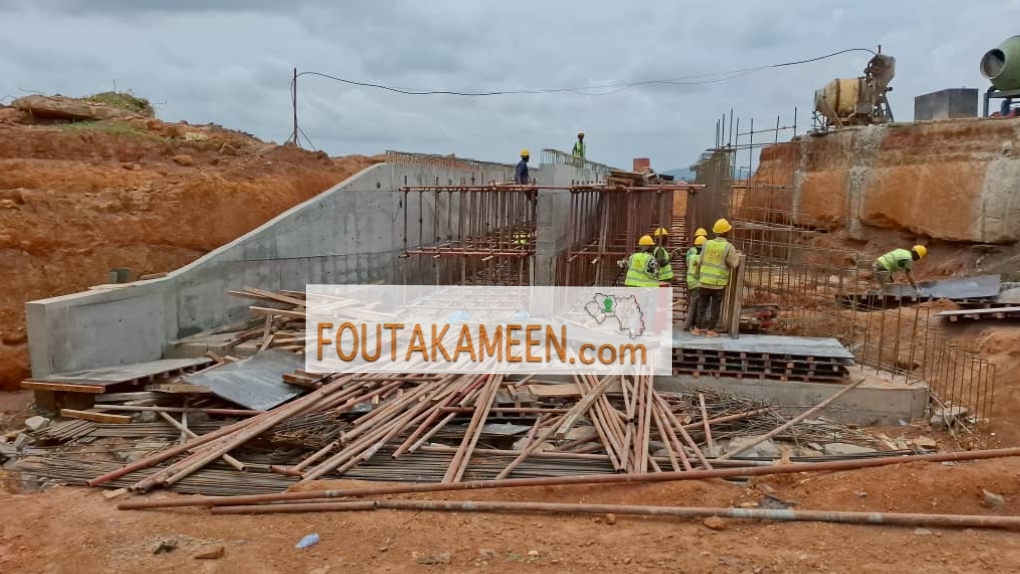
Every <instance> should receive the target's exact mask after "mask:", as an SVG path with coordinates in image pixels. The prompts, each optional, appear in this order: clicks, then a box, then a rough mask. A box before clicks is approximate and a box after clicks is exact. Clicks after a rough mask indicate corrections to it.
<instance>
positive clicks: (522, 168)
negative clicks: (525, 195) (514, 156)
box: [514, 148, 531, 185]
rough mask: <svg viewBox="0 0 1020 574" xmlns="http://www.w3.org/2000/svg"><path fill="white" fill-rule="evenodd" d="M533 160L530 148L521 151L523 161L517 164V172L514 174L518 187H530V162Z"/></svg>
mask: <svg viewBox="0 0 1020 574" xmlns="http://www.w3.org/2000/svg"><path fill="white" fill-rule="evenodd" d="M529 159H531V152H530V151H528V148H524V149H522V150H521V161H519V162H517V170H516V171H515V172H514V183H516V184H518V185H528V184H530V183H531V177H529V176H528V160H529Z"/></svg>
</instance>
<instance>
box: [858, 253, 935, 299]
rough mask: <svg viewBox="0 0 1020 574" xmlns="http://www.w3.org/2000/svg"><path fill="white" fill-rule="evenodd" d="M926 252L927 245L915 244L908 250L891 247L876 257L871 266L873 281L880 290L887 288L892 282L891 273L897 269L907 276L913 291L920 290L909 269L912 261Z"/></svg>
mask: <svg viewBox="0 0 1020 574" xmlns="http://www.w3.org/2000/svg"><path fill="white" fill-rule="evenodd" d="M927 254H928V248H927V247H925V246H924V245H915V246H913V247H912V248H910V249H909V250H907V249H902V248H901V249H893V250H892V251H890V252H889V253H886V254H885V255H883V256H881V257H879V258H878V259H876V260H875V263H874V265H872V267H871V271H872V273H873V274H874V275H875V281H876V282H877V283H878V286H879V288H880V289H882V291H886V290H888V289H889V288H890V287H891V286H892V284H893V275H894V274H896V272H897V271H902V272H903V274H904V275H906V276H907V281H910V286H911V287H913V288H914V291H917V292H920V289H918V288H917V283H915V282H914V277H913V276H912V275H911V274H910V269H911V267H912V266H913V262H914V261H918V260H920V259H921V258H923V257H924V256H925V255H927Z"/></svg>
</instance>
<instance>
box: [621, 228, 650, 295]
mask: <svg viewBox="0 0 1020 574" xmlns="http://www.w3.org/2000/svg"><path fill="white" fill-rule="evenodd" d="M653 247H655V241H654V240H653V239H652V237H651V236H650V235H642V236H641V239H639V240H638V250H637V252H635V253H634V254H632V255H631V256H630V257H628V258H627V259H623V260H621V261H618V262H617V264H618V265H620V266H621V267H626V268H627V277H626V278H625V279H624V280H623V286H624V287H658V286H659V279H658V274H659V265H658V263H656V262H655V257H654V256H653V255H652V248H653Z"/></svg>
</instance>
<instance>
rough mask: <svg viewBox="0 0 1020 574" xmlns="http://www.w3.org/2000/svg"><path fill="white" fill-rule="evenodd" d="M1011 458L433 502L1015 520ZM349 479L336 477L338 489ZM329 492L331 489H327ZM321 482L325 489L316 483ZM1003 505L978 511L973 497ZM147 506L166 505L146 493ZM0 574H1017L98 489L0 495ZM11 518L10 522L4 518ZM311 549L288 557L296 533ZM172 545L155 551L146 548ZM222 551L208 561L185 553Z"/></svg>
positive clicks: (1002, 538) (966, 562)
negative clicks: (122, 496)
mask: <svg viewBox="0 0 1020 574" xmlns="http://www.w3.org/2000/svg"><path fill="white" fill-rule="evenodd" d="M1018 476H1020V460H992V461H983V462H979V463H968V464H960V465H955V466H945V465H938V464H935V465H932V464H923V463H916V464H913V465H909V466H904V467H899V468H894V467H884V468H877V469H870V470H864V471H857V472H852V473H850V472H844V473H829V474H821V475H815V476H806V475H792V476H785V477H776V478H773V479H770V480H768V481H759V482H757V483H755V484H753V485H751V486H750V487H749V488H748V487H744V486H741V485H734V484H731V483H724V482H690V483H672V484H656V485H645V486H633V485H631V486H610V487H598V488H595V487H584V488H581V487H571V488H532V489H517V490H514V491H479V492H473V493H447V494H446V495H443V496H438V495H437V496H436V497H435V498H436V499H445V500H468V499H474V500H512V501H523V500H533V501H547V502H554V501H556V502H591V503H607V504H655V505H667V504H672V505H696V506H727V505H734V506H739V505H741V504H748V503H753V502H755V501H758V500H760V499H761V498H762V496H763V495H764V494H765V493H766V492H774V495H775V496H778V497H779V498H781V499H783V500H787V501H791V502H796V503H797V505H796V506H795V508H801V509H831V510H837V509H838V510H859V511H898V512H929V513H968V514H984V515H1017V514H1020V498H1018V496H1020V480H1018V479H1017V477H1018ZM345 484H349V483H345ZM329 485H330V486H333V487H336V486H337V483H336V482H333V483H329ZM323 487H325V485H323ZM983 488H984V489H988V490H991V491H993V492H996V493H998V494H1001V495H1002V496H1004V497H1005V499H1006V504H1005V505H1004V506H1001V507H998V508H990V507H989V506H987V504H986V503H985V502H984V499H983V496H982V492H981V491H982V489H983ZM155 496H173V495H169V494H157V495H155ZM0 508H2V509H3V514H4V516H5V520H3V521H2V522H0V572H3V573H5V574H7V573H12V574H14V573H18V574H20V573H23V572H24V573H46V574H63V573H75V574H78V573H87V572H104V573H113V572H118V573H119V572H124V573H128V572H131V573H135V572H147V573H152V574H155V573H160V572H181V571H194V572H250V573H256V572H259V573H260V572H297V573H324V572H331V573H336V572H466V571H470V572H521V571H544V572H593V571H594V572H624V571H626V572H662V571H666V572H717V573H758V574H766V573H768V574H771V573H781V572H834V573H836V572H838V573H847V574H850V573H857V572H860V573H865V572H867V573H868V574H878V573H886V572H888V573H897V574H902V573H904V572H932V573H934V572H960V573H964V572H967V573H971V572H1001V573H1006V572H1020V543H1018V542H1017V533H1016V532H1002V531H990V530H950V529H937V528H930V529H914V528H911V527H905V528H903V527H886V526H846V525H834V524H817V523H764V522H738V521H722V522H721V524H720V525H716V524H712V526H715V527H716V528H721V530H716V529H713V528H710V527H708V526H706V524H705V523H703V522H702V521H679V520H673V519H644V518H635V517H625V516H620V517H617V518H615V520H610V519H608V518H607V517H590V516H589V517H572V516H538V515H493V514H471V513H447V514H438V513H417V512H399V511H388V510H376V511H365V512H357V513H342V514H341V513H324V514H294V515H274V516H212V515H208V514H207V513H206V512H205V511H204V510H195V509H179V510H172V511H144V512H143V511H119V510H117V509H116V506H115V503H114V502H112V501H106V500H103V498H102V496H101V491H98V490H87V489H83V488H72V487H56V488H53V489H50V490H48V491H46V492H44V493H41V494H27V495H10V494H8V495H5V496H4V497H3V498H2V500H0ZM12 518H13V519H12ZM310 533H317V534H318V535H319V536H320V542H319V543H318V544H316V545H314V546H312V547H311V548H308V549H304V550H298V549H296V548H294V546H295V544H296V543H297V542H298V541H299V540H300V539H301V538H302V537H303V536H305V535H306V534H310ZM171 540H175V541H176V543H177V547H176V549H175V550H173V551H170V552H163V553H160V554H154V553H153V549H154V548H155V547H157V546H158V545H159V544H160V543H161V542H164V541H171ZM219 546H222V547H223V549H224V555H223V557H222V558H220V559H218V560H196V559H195V558H193V556H194V555H195V554H197V553H201V552H205V551H210V550H215V549H216V548H217V547H219Z"/></svg>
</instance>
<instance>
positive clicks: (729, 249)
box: [691, 219, 740, 337]
mask: <svg viewBox="0 0 1020 574" xmlns="http://www.w3.org/2000/svg"><path fill="white" fill-rule="evenodd" d="M732 229H733V226H732V225H730V222H729V221H726V220H725V219H719V220H717V221H716V222H715V225H713V226H712V233H713V234H715V237H714V238H712V239H710V240H709V241H706V242H705V245H704V246H703V247H702V250H701V265H700V266H699V267H698V318H697V319H696V326H695V328H694V329H692V330H691V333H692V334H694V335H701V334H702V332H703V331H707V333H706V334H707V336H709V337H718V336H719V333H717V332H716V330H715V329H716V325H718V323H719V319H721V318H722V313H721V311H722V301H723V294H724V293H725V292H726V286H727V285H729V284H730V275H731V271H732V270H733V269H736V268H737V266H739V265H740V254H739V253H737V248H736V247H734V246H733V245H732V244H731V243H730V242H729V241H727V240H726V234H727V233H729V232H730V231H731V230H732Z"/></svg>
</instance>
